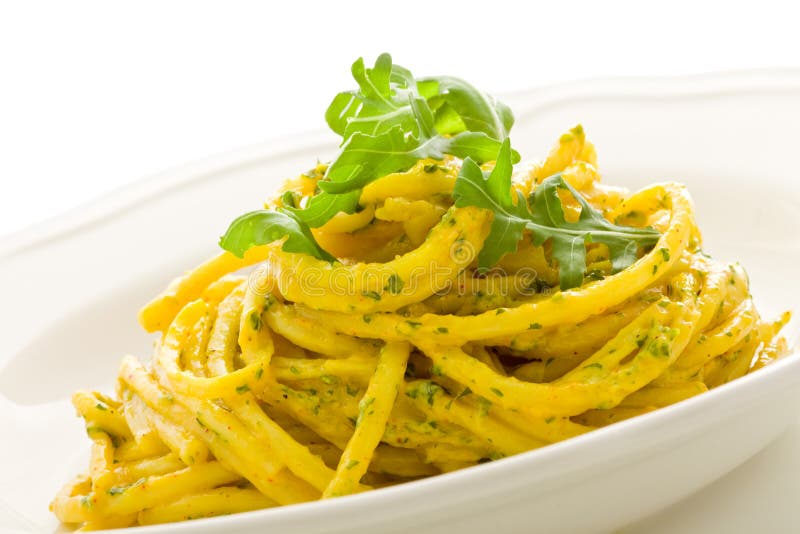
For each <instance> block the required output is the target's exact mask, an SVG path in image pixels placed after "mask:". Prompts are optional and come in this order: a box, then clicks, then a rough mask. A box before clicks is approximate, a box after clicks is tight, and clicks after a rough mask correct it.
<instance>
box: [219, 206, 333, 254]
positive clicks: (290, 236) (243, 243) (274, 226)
mask: <svg viewBox="0 0 800 534" xmlns="http://www.w3.org/2000/svg"><path fill="white" fill-rule="evenodd" d="M284 237H285V238H287V239H286V241H285V242H284V243H283V247H282V248H283V250H285V251H286V252H299V253H302V254H309V255H311V256H314V257H315V258H319V259H321V260H327V261H334V260H335V259H336V258H334V257H333V256H331V255H330V254H329V253H328V252H326V251H325V250H323V249H322V248H321V247H320V246H319V245H318V244H317V242H316V240H315V239H314V236H313V235H312V234H311V231H310V230H309V229H308V226H306V224H304V223H303V222H302V221H300V220H299V219H298V218H297V216H296V215H295V214H294V213H292V212H291V211H288V210H283V209H279V210H277V211H272V210H258V211H251V212H250V213H245V214H244V215H241V216H239V217H237V218H236V219H235V220H234V221H233V222H232V223H231V225H230V226H229V227H228V231H227V232H225V235H223V236H222V237H221V238H220V240H219V246H220V247H222V248H223V249H225V250H227V251H228V252H231V253H232V254H234V255H236V256H238V257H240V258H241V257H243V256H244V253H245V252H247V250H248V249H249V248H251V247H254V246H257V245H266V244H268V243H273V242H275V241H277V240H279V239H283V238H284Z"/></svg>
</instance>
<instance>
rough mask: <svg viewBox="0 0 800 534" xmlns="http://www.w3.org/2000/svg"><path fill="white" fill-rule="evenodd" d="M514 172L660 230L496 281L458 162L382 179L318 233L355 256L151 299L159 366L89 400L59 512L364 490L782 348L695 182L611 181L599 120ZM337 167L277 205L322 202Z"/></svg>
mask: <svg viewBox="0 0 800 534" xmlns="http://www.w3.org/2000/svg"><path fill="white" fill-rule="evenodd" d="M518 167H520V168H519V170H518V171H517V172H516V175H515V180H514V186H513V187H514V188H516V189H518V190H519V191H521V192H522V193H523V194H524V195H525V196H527V195H528V194H529V193H530V192H531V191H532V190H533V189H534V188H535V187H536V186H537V184H538V183H540V182H541V181H542V180H543V179H544V178H546V177H548V176H551V175H553V174H555V173H558V172H561V173H563V176H564V178H565V179H566V180H567V182H569V183H570V184H571V185H572V186H573V187H574V188H575V189H577V190H578V191H579V192H580V193H581V195H583V196H584V197H585V198H586V199H587V200H588V201H589V203H590V204H591V205H592V206H594V207H595V208H596V209H598V210H600V211H602V213H603V214H604V215H605V216H606V217H607V218H608V219H609V220H611V221H615V222H618V223H621V224H626V225H630V226H640V227H644V226H652V227H654V228H656V229H657V230H659V231H660V232H661V237H660V240H659V241H658V243H657V244H656V245H655V247H654V248H653V249H652V250H650V251H647V252H642V253H641V254H640V258H639V259H638V261H636V262H635V263H634V264H633V265H632V266H630V267H628V268H626V269H624V270H623V271H621V272H618V273H616V274H614V273H613V271H612V267H611V262H610V259H609V255H608V250H607V248H606V247H605V246H604V245H599V244H589V245H588V250H587V266H588V267H587V273H588V274H587V277H586V280H585V282H584V284H583V285H582V286H581V287H578V288H575V289H570V290H566V291H561V290H559V289H558V270H557V266H555V265H553V262H552V260H551V259H550V255H549V253H550V251H549V250H548V246H547V243H545V245H544V246H542V247H538V246H534V245H533V244H531V242H530V240H529V239H524V240H523V241H522V242H521V243H520V245H519V249H518V251H517V252H515V253H512V254H508V255H506V256H505V257H503V258H502V260H501V261H500V263H499V264H498V265H497V266H496V267H495V268H494V269H493V270H492V271H490V272H488V273H487V272H481V273H479V272H478V271H477V270H476V261H475V256H476V253H477V252H478V251H480V249H481V246H482V244H483V241H484V239H485V238H486V236H487V234H488V230H489V225H490V223H491V217H492V215H491V214H490V213H488V212H486V211H484V210H481V209H479V208H474V207H466V208H456V207H454V206H453V201H452V197H451V191H452V189H453V184H454V182H455V179H456V175H457V173H458V169H459V162H458V161H457V160H454V159H451V160H445V161H441V162H432V161H422V162H420V163H419V164H418V165H416V166H415V167H413V168H412V169H411V170H410V171H408V172H405V173H398V174H392V175H389V176H386V177H384V178H381V179H379V180H377V181H375V182H373V183H371V184H369V185H368V186H366V187H365V188H364V189H363V192H362V194H361V206H363V209H362V210H361V211H359V212H357V213H355V214H351V215H346V214H344V213H340V214H338V215H337V216H336V217H334V218H333V219H331V220H330V221H329V222H328V223H326V224H325V225H324V226H322V227H321V228H319V229H316V230H314V236H315V238H316V239H317V241H318V242H319V243H320V244H321V246H323V247H324V248H325V249H326V250H328V251H330V252H331V253H332V254H334V255H335V256H336V257H337V258H338V259H339V261H337V262H334V263H332V264H330V263H328V262H325V261H322V260H317V259H315V258H313V257H311V256H308V255H303V254H294V253H290V252H286V251H284V250H282V248H281V243H280V242H278V243H274V244H271V245H266V246H259V247H254V248H251V249H250V250H249V251H248V252H247V254H245V256H244V258H237V257H235V256H233V255H232V254H230V253H227V252H226V253H222V254H220V255H218V256H216V257H214V258H212V259H210V260H209V261H207V262H206V263H204V264H202V265H200V266H199V267H197V268H195V269H194V270H191V271H189V272H188V273H186V274H184V275H183V276H181V277H179V278H178V279H176V280H175V281H173V282H172V284H171V285H170V286H169V287H168V288H167V289H166V290H165V291H164V292H163V293H162V294H161V295H160V296H158V297H157V298H156V299H155V300H153V301H152V302H150V303H149V304H148V305H146V306H145V307H144V308H143V309H142V311H141V313H140V322H141V324H142V325H143V326H144V328H145V329H146V330H148V331H150V332H159V333H160V337H159V339H158V341H157V342H156V343H155V350H154V353H153V355H152V358H151V359H150V360H149V361H141V360H139V359H137V358H135V357H133V356H127V357H125V358H124V359H123V361H122V365H121V368H120V371H119V376H118V387H117V391H116V396H115V397H114V398H111V397H109V396H106V395H103V394H101V393H96V392H78V393H76V394H75V395H74V397H73V401H74V404H75V407H76V408H77V411H78V413H79V414H80V415H81V416H82V417H83V418H84V419H85V422H86V430H87V433H88V435H89V437H90V438H91V440H92V449H91V460H90V464H89V469H88V472H87V473H86V474H84V475H81V476H79V477H77V478H76V479H75V480H73V481H72V482H70V483H69V484H67V485H66V486H65V487H64V489H63V490H62V491H61V492H60V493H59V494H58V495H57V497H56V498H55V500H54V501H53V503H52V510H53V511H54V512H55V514H56V515H57V516H58V518H59V519H60V520H61V521H63V522H64V523H71V524H78V525H82V527H83V528H84V529H87V530H91V529H97V528H111V527H119V526H128V525H134V524H143V525H144V524H152V523H159V522H168V521H179V520H185V519H192V518H199V517H209V516H216V515H221V514H229V513H234V512H241V511H247V510H254V509H260V508H266V507H273V506H280V505H287V504H293V503H300V502H306V501H313V500H317V499H321V498H330V497H336V496H343V495H349V494H353V493H358V492H362V491H366V490H368V489H372V488H380V487H383V486H387V485H392V484H397V483H401V482H405V481H410V480H415V479H418V478H421V477H428V476H432V475H436V474H438V473H443V472H448V471H452V470H455V469H461V468H464V467H468V466H473V465H476V464H479V463H483V462H486V461H491V460H496V459H499V458H503V457H506V456H510V455H513V454H517V453H521V452H524V451H529V450H531V449H536V448H538V447H543V446H545V445H548V444H551V443H555V442H558V441H561V440H564V439H568V438H570V437H573V436H578V435H580V434H583V433H585V432H589V431H591V430H593V429H596V428H598V427H603V426H606V425H609V424H611V423H614V422H617V421H621V420H624V419H627V418H630V417H633V416H636V415H639V414H643V413H646V412H649V411H651V410H655V409H658V408H660V407H663V406H667V405H670V404H673V403H675V402H678V401H680V400H683V399H686V398H688V397H692V396H694V395H697V394H700V393H702V392H704V391H707V390H708V389H710V388H714V387H716V386H719V385H720V384H724V383H726V382H728V381H730V380H733V379H735V378H737V377H740V376H742V375H744V374H746V373H748V372H752V371H754V370H756V369H758V368H760V367H762V366H764V365H766V364H768V363H770V362H771V361H773V360H775V359H776V358H779V357H780V356H782V355H783V354H785V353H786V352H787V346H786V341H785V339H784V338H783V337H781V336H780V335H779V331H780V329H781V327H782V326H783V325H784V324H785V323H786V322H787V321H788V320H789V316H788V313H787V314H784V315H783V316H782V317H780V318H779V319H778V320H777V321H774V322H765V321H762V320H761V318H760V317H759V315H758V313H757V311H756V309H755V307H754V306H753V302H752V299H751V296H750V293H749V290H748V279H747V276H746V275H745V273H744V271H743V270H742V268H741V267H740V266H739V265H738V264H727V263H720V262H717V261H714V260H712V259H711V258H709V257H707V256H706V255H704V254H703V252H702V250H701V242H700V234H699V232H698V230H697V227H696V225H695V221H694V217H693V206H692V202H691V199H690V197H689V195H688V194H687V192H686V190H685V189H684V187H683V186H681V185H679V184H676V183H660V184H656V185H652V186H650V187H647V188H645V189H643V190H640V191H638V192H635V193H628V192H627V191H625V190H623V189H620V188H615V187H610V186H605V185H602V184H601V183H600V179H599V175H598V172H597V164H596V155H595V150H594V147H593V146H592V145H591V143H589V142H588V141H586V140H585V138H584V134H583V130H582V129H580V128H574V129H572V130H570V131H568V132H567V133H566V134H564V135H563V136H561V138H560V139H559V141H558V143H557V144H556V146H555V147H554V148H553V150H552V151H551V153H550V154H549V156H548V157H547V158H546V159H545V160H544V161H543V162H541V163H537V164H532V165H528V166H518ZM324 169H325V167H324V165H319V166H318V167H317V168H315V169H313V170H312V171H309V172H308V173H306V174H304V175H301V176H300V177H298V178H296V179H294V180H290V181H288V182H287V183H286V184H285V186H284V189H283V190H282V191H281V192H280V193H281V194H280V195H279V196H278V197H276V198H275V199H274V200H271V201H269V202H268V206H271V207H277V206H281V205H282V203H285V202H288V201H289V200H287V199H291V201H292V202H295V201H299V202H302V201H303V199H304V198H307V197H310V196H311V195H313V194H314V191H315V188H316V183H317V181H318V180H319V179H320V178H321V176H322V174H323V173H324ZM562 200H563V203H564V205H565V206H566V209H567V212H568V215H569V212H570V210H572V216H575V217H577V212H576V211H575V210H577V209H579V207H578V204H577V203H576V202H574V199H571V198H569V197H568V193H565V196H564V197H563V199H562ZM248 268H249V269H250V271H249V272H248V271H247V269H248Z"/></svg>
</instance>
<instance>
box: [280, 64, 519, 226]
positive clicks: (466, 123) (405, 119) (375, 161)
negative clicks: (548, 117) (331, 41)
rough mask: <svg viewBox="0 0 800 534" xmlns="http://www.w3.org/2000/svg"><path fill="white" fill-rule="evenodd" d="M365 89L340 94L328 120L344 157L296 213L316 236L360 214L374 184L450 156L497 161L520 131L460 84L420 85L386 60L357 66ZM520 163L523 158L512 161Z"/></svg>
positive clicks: (506, 114)
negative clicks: (341, 218)
mask: <svg viewBox="0 0 800 534" xmlns="http://www.w3.org/2000/svg"><path fill="white" fill-rule="evenodd" d="M351 71H352V74H353V78H354V79H355V80H356V82H357V83H358V87H359V88H358V89H357V90H354V91H347V92H343V93H339V94H338V95H336V97H335V98H334V99H333V102H331V104H330V106H329V107H328V110H327V112H326V113H325V119H326V121H327V122H328V125H329V126H330V128H331V129H332V130H333V131H334V132H336V133H338V134H339V135H341V136H342V137H343V140H342V144H341V147H340V151H339V154H338V155H337V156H336V159H334V161H333V162H331V164H330V166H329V167H328V169H327V171H326V173H325V177H324V179H323V180H321V181H320V182H319V183H318V185H319V188H320V190H321V193H319V194H318V195H317V196H315V197H314V198H312V199H311V200H310V201H309V203H308V205H307V206H306V207H305V209H302V210H294V212H295V213H296V214H297V216H298V217H299V218H300V219H301V220H303V221H304V222H306V223H307V224H308V225H309V226H311V227H312V228H316V227H319V226H322V225H323V224H325V222H327V221H328V220H329V219H330V218H331V217H333V216H334V215H335V214H336V213H338V212H339V211H343V212H345V213H353V212H354V211H355V210H356V208H357V206H358V194H357V193H356V192H359V191H360V190H361V188H362V187H364V186H365V185H367V184H368V183H370V182H372V181H374V180H376V179H378V178H381V177H383V176H386V175H388V174H392V173H395V172H403V171H406V170H408V169H410V168H411V167H412V166H413V165H414V164H415V163H416V162H417V161H419V160H421V159H426V158H430V159H433V160H441V159H443V158H444V157H445V155H448V154H449V155H453V156H456V157H458V158H467V157H469V158H471V159H472V160H474V161H477V162H479V163H483V162H485V161H490V160H492V159H494V158H495V156H496V154H497V151H498V149H499V148H500V144H501V142H502V140H503V139H505V138H506V137H507V136H508V132H509V130H510V129H511V126H512V125H513V123H514V117H513V115H512V113H511V110H510V109H509V108H508V106H506V105H505V104H502V103H500V102H498V101H496V100H495V99H494V98H492V97H491V96H489V95H487V94H485V93H482V92H481V91H478V90H477V89H475V88H474V87H473V86H471V85H470V84H468V83H467V82H465V81H463V80H460V79H458V78H453V77H435V78H426V79H421V80H417V79H415V78H414V77H413V76H412V75H411V72H410V71H408V70H407V69H405V68H403V67H401V66H399V65H395V64H393V63H392V58H391V56H390V55H389V54H382V55H380V56H379V57H378V59H377V60H376V61H375V66H374V67H373V68H371V69H370V68H366V67H365V66H364V60H363V59H362V58H359V59H358V60H357V61H356V62H355V63H353V66H352V69H351ZM513 157H514V159H515V161H518V160H519V154H517V153H516V152H514V153H513ZM344 194H348V195H351V196H348V197H347V198H346V199H340V198H337V196H338V195H344Z"/></svg>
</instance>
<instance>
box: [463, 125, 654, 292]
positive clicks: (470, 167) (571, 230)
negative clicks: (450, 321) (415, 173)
mask: <svg viewBox="0 0 800 534" xmlns="http://www.w3.org/2000/svg"><path fill="white" fill-rule="evenodd" d="M512 170H513V166H512V158H511V147H510V143H509V141H508V140H507V139H506V140H505V141H504V142H503V146H502V147H501V149H500V152H499V153H498V155H497V162H496V164H495V167H494V169H493V170H492V171H491V172H490V173H485V172H483V171H482V170H481V169H480V167H479V166H478V164H477V163H475V162H474V161H472V160H471V159H467V160H465V161H464V164H463V165H462V167H461V171H460V173H459V175H458V178H457V179H456V184H455V188H454V189H453V198H454V199H455V205H456V206H457V207H463V206H477V207H479V208H484V209H487V210H490V211H491V212H492V213H493V214H494V218H493V220H492V226H491V229H490V231H489V235H488V236H487V238H486V241H485V242H484V246H483V248H482V249H481V251H480V253H479V254H478V265H479V267H480V268H481V269H487V268H489V267H491V266H492V265H494V264H495V263H497V262H498V261H499V260H500V258H501V257H502V256H503V255H505V254H507V253H509V252H515V251H516V250H517V246H518V244H519V242H520V240H521V239H522V236H523V232H524V231H525V230H530V231H531V233H532V239H533V243H534V244H535V245H542V244H543V243H544V242H545V241H548V240H550V241H551V243H552V247H553V248H552V255H553V259H555V260H556V261H557V262H558V269H559V278H560V286H561V289H562V290H565V289H570V288H573V287H578V286H580V285H581V284H582V283H583V277H584V273H585V271H586V245H587V244H588V243H604V244H605V245H607V246H608V250H609V254H610V257H611V265H612V270H613V271H614V272H618V271H621V270H622V269H624V268H626V267H628V266H629V265H631V264H633V263H634V262H635V261H636V260H637V258H638V252H639V249H640V248H646V247H651V246H653V245H654V244H655V243H656V242H657V241H658V238H659V237H660V235H661V234H659V232H657V231H656V230H654V229H653V228H634V227H630V226H618V225H616V224H613V223H611V222H609V221H608V220H607V219H606V218H605V217H603V214H602V213H600V212H599V211H597V210H596V209H594V208H593V207H592V206H591V205H589V203H588V202H587V201H586V199H585V198H583V196H581V194H580V193H578V191H576V190H575V189H574V188H573V187H572V186H571V185H569V183H567V182H566V181H565V180H564V178H563V177H562V176H561V174H556V175H554V176H551V177H549V178H547V179H545V180H544V181H543V182H542V183H541V184H539V185H538V186H537V187H536V189H535V190H534V192H533V194H532V195H531V206H530V207H529V206H528V202H527V201H526V199H525V197H524V195H522V193H520V192H517V195H516V198H514V196H513V195H512V189H511V173H512ZM559 189H566V190H568V191H569V192H570V194H572V196H573V197H574V198H575V200H576V201H577V202H578V203H579V204H580V206H581V212H580V216H579V218H578V220H577V221H575V222H569V221H567V220H566V219H565V217H564V207H563V205H562V203H561V198H560V197H559V196H558V191H559Z"/></svg>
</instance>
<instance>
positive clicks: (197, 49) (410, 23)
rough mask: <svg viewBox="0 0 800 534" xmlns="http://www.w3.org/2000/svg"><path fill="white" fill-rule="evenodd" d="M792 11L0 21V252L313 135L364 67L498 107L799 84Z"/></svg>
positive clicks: (339, 9) (141, 6) (232, 10)
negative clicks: (383, 56)
mask: <svg viewBox="0 0 800 534" xmlns="http://www.w3.org/2000/svg"><path fill="white" fill-rule="evenodd" d="M0 1H2V0H0ZM789 5H790V4H789V3H788V2H787V3H786V4H778V3H770V2H765V1H759V2H753V3H750V4H749V5H747V6H745V7H741V5H740V4H738V3H736V2H724V3H703V2H696V1H695V2H678V1H670V2H664V3H662V4H658V5H657V4H655V3H650V2H601V1H594V2H578V1H569V2H562V1H556V0H551V1H548V2H541V3H538V2H503V1H498V0H490V1H483V2H469V1H460V2H450V3H443V2H434V1H433V0H428V1H425V2H419V1H411V0H402V1H398V0H395V1H394V2H379V1H378V0H373V1H371V2H347V1H341V0H337V1H333V0H331V1H327V2H320V3H319V4H318V5H315V4H312V3H309V2H299V1H294V2H292V1H288V2H276V3H268V2H216V3H205V2H197V1H186V2H180V1H176V2H167V1H163V0H162V1H137V2H112V1H109V0H103V1H96V2H87V1H76V2H65V1H59V2H52V3H46V2H36V1H33V2H22V1H19V2H6V3H2V4H0V184H1V185H2V190H1V191H2V194H0V236H2V235H3V234H7V233H9V232H12V231H14V230H18V229H21V228H24V227H25V226H28V225H30V224H33V223H36V222H39V221H42V220H45V219H47V218H49V217H51V216H53V215H55V214H57V213H59V212H62V211H64V210H66V209H69V208H72V207H74V206H76V205H79V204H80V203H82V202H85V201H87V200H90V199H92V198H94V197H96V196H98V195H101V194H102V193H104V192H107V191H110V190H112V189H114V188H116V187H119V186H120V185H123V184H125V183H129V182H130V181H132V180H135V179H137V178H139V177H142V176H146V175H148V174H152V173H155V172H157V171H159V170H162V169H164V168H167V167H170V166H173V165H177V164H180V163H184V162H187V161H191V160H193V159H198V158H202V157H204V156H206V155H209V154H214V153H218V152H221V151H225V150H228V149H231V148H235V147H239V146H243V145H249V144H255V143H259V142H262V141H264V140H268V139H272V138H277V137H280V136H282V135H286V134H290V133H296V132H301V131H305V130H309V129H315V128H322V127H324V121H323V112H324V110H325V107H326V106H327V104H328V102H329V100H330V99H331V98H332V96H333V95H334V94H335V93H336V92H337V91H338V90H341V89H346V88H349V87H350V86H351V85H352V82H351V81H350V77H349V66H350V64H351V62H352V61H353V60H354V59H355V58H356V57H358V56H359V55H364V56H365V57H366V59H367V60H368V61H372V60H373V59H374V57H375V56H376V55H377V54H378V53H380V52H382V51H389V52H391V53H392V54H393V55H394V58H395V60H396V61H397V62H398V63H400V64H402V65H404V66H407V67H409V68H411V69H412V70H413V72H415V73H417V74H418V75H425V74H453V75H458V76H461V77H463V78H466V79H468V80H470V81H472V82H473V83H475V84H476V85H478V86H479V87H481V88H485V89H487V90H490V91H492V92H503V91H509V90H514V89H522V88H527V87H530V86H534V85H541V84H548V83H553V82H557V81H563V80H580V79H582V78H587V77H598V76H600V77H607V76H621V75H636V76H640V75H674V74H685V73H697V72H704V71H716V70H728V69H739V68H755V67H785V66H796V65H798V64H800V55H799V52H800V39H798V29H797V17H795V16H794V15H793V13H792V10H790V9H789V8H788V6H789ZM332 139H333V138H332ZM257 195H258V198H261V196H262V193H261V192H259V193H257Z"/></svg>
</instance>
